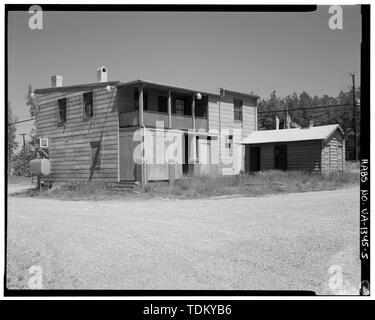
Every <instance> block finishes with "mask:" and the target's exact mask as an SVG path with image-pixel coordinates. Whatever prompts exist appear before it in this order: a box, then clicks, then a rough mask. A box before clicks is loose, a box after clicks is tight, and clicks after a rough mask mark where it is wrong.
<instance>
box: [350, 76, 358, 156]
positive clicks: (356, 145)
mask: <svg viewBox="0 0 375 320" xmlns="http://www.w3.org/2000/svg"><path fill="white" fill-rule="evenodd" d="M350 76H351V77H352V83H353V87H352V95H353V130H354V156H355V161H356V162H358V139H357V114H356V113H357V112H356V111H357V110H356V109H357V102H356V98H355V73H351V74H350Z"/></svg>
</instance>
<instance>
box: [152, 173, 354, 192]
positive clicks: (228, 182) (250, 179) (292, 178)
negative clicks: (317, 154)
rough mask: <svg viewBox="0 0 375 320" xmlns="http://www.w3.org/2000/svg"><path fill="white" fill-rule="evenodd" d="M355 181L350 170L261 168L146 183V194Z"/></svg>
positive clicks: (298, 188)
mask: <svg viewBox="0 0 375 320" xmlns="http://www.w3.org/2000/svg"><path fill="white" fill-rule="evenodd" d="M357 183H359V175H358V174H356V173H353V172H343V173H339V172H337V173H331V174H328V175H322V174H314V173H310V172H304V171H286V172H284V171H277V170H273V171H265V172H259V173H256V174H252V175H248V174H240V175H236V176H218V177H193V178H189V177H185V178H182V179H180V180H176V182H175V183H174V185H173V186H168V185H166V184H160V183H155V184H150V185H149V187H148V190H146V191H147V192H148V193H151V194H155V195H164V196H178V197H183V198H191V197H207V196H223V195H233V194H240V195H245V196H258V195H265V194H275V193H291V192H306V191H320V190H334V189H339V188H342V187H345V186H347V185H354V184H357Z"/></svg>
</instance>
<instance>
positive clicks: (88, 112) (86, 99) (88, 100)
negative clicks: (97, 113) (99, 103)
mask: <svg viewBox="0 0 375 320" xmlns="http://www.w3.org/2000/svg"><path fill="white" fill-rule="evenodd" d="M83 103H84V105H85V118H91V117H92V116H93V115H94V107H93V101H92V91H91V92H86V93H84V94H83Z"/></svg>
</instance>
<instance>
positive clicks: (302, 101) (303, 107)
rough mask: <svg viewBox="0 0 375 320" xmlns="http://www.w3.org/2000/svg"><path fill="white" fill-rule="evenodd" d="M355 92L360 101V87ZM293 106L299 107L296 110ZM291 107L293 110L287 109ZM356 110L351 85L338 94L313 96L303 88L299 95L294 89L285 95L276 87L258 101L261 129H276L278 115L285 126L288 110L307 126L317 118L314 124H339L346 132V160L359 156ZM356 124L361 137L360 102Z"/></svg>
mask: <svg viewBox="0 0 375 320" xmlns="http://www.w3.org/2000/svg"><path fill="white" fill-rule="evenodd" d="M355 96H356V97H355V99H357V100H356V101H357V104H359V103H360V101H359V98H360V88H359V89H358V90H356V93H355ZM329 106H335V107H329ZM315 108H316V109H315ZM293 109H298V110H294V111H293ZM287 110H289V111H288V112H287ZM353 113H354V109H353V93H352V90H351V89H348V90H347V91H341V92H340V93H339V95H338V96H337V97H332V96H328V95H323V96H322V97H319V96H317V95H315V96H311V95H309V94H308V93H307V92H305V91H303V92H302V93H300V94H299V95H298V94H297V93H295V92H294V93H293V94H292V95H288V96H286V97H284V98H281V97H279V96H278V95H277V94H276V91H273V92H272V93H271V94H270V97H269V98H268V99H263V100H260V101H259V103H258V128H259V130H272V129H275V128H276V117H278V118H279V120H280V128H284V127H285V124H286V123H287V114H289V116H290V120H291V122H292V124H293V126H300V127H307V126H309V124H310V121H312V122H313V125H314V126H322V125H328V124H339V125H340V126H341V128H342V129H343V131H344V135H345V143H346V160H353V159H355V154H354V146H355V144H354V143H355V135H354V114H353ZM355 125H356V128H357V136H358V141H359V134H360V106H359V105H357V107H356V124H355Z"/></svg>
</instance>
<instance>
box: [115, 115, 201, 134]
mask: <svg viewBox="0 0 375 320" xmlns="http://www.w3.org/2000/svg"><path fill="white" fill-rule="evenodd" d="M171 118H172V123H171V128H173V129H193V127H194V126H193V117H192V116H187V115H176V114H172V117H171ZM156 121H162V122H163V123H164V127H165V128H168V113H164V112H157V111H149V110H144V111H143V123H144V125H145V126H146V127H147V126H148V127H156ZM138 125H139V111H138V110H135V111H130V112H126V113H121V114H120V127H133V126H138ZM195 128H196V129H197V130H198V129H203V130H206V131H207V130H208V120H207V118H195Z"/></svg>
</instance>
